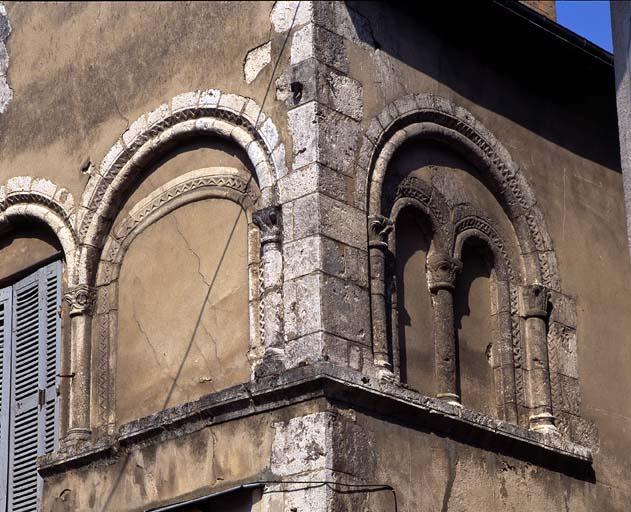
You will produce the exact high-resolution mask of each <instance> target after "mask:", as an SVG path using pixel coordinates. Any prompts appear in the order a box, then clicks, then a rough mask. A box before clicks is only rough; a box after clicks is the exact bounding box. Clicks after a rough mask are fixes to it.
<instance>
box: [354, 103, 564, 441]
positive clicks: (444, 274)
mask: <svg viewBox="0 0 631 512" xmlns="http://www.w3.org/2000/svg"><path fill="white" fill-rule="evenodd" d="M413 138H414V139H416V140H418V139H425V140H430V141H434V142H438V143H440V144H442V145H445V146H447V148H449V149H451V150H452V151H454V152H455V153H457V154H459V155H460V156H462V157H463V158H464V159H465V160H467V161H469V162H470V163H471V164H473V165H474V167H476V168H477V170H478V172H479V173H480V175H481V177H482V180H483V182H484V183H485V185H486V187H487V188H488V189H489V190H490V191H491V192H492V193H493V194H494V196H495V198H496V200H497V201H498V202H499V204H500V205H501V206H502V209H503V210H504V212H505V213H506V215H507V217H508V220H509V221H510V223H511V224H512V226H513V228H514V231H515V236H516V242H517V256H518V259H519V261H512V260H511V259H510V258H509V257H508V255H507V254H506V251H505V245H504V244H505V240H504V239H503V237H502V236H500V235H499V234H498V232H497V231H496V230H495V229H493V227H492V224H491V223H489V222H487V221H485V220H484V219H483V217H481V216H479V215H478V216H476V215H461V216H460V217H458V208H457V207H455V208H453V209H450V210H449V212H448V219H447V222H446V224H451V225H452V228H450V229H453V235H452V245H451V247H449V250H447V251H444V253H443V254H442V255H440V257H438V258H436V257H434V258H431V257H429V256H428V261H427V267H428V272H429V276H428V279H429V286H430V289H431V288H432V287H435V289H436V290H441V289H447V290H448V289H449V288H450V287H452V286H453V283H452V282H451V281H453V279H452V280H451V281H450V280H449V278H450V277H453V276H454V275H455V273H456V272H457V267H458V260H457V258H456V256H457V249H458V244H461V243H462V242H463V241H464V239H465V238H466V237H467V236H477V237H479V238H482V239H483V240H486V241H487V243H488V244H489V246H490V248H491V250H492V251H494V254H495V255H496V256H499V257H498V262H499V264H500V266H499V269H500V270H501V271H504V272H505V273H506V277H507V281H508V282H513V283H514V284H515V285H517V286H510V292H509V294H508V296H509V297H510V300H509V302H510V306H507V307H509V308H510V315H511V323H512V325H511V329H510V330H509V332H510V331H512V335H513V336H517V340H519V339H520V338H519V336H521V335H520V329H521V326H523V331H524V339H525V351H526V357H525V358H524V359H525V361H524V363H523V364H524V375H526V376H525V377H524V379H526V380H527V384H525V383H519V382H518V383H517V387H518V388H521V387H523V388H524V389H525V391H524V393H525V395H526V400H525V402H527V403H526V407H527V409H528V411H529V412H528V426H529V427H530V428H533V429H537V430H541V431H544V432H547V431H549V430H554V417H553V414H552V403H551V398H550V386H551V382H550V381H551V377H550V374H549V372H550V371H551V370H554V369H552V368H550V367H549V366H548V347H547V340H546V327H545V325H544V323H545V312H544V311H543V310H544V309H545V304H544V302H545V301H546V300H547V299H546V298H547V297H550V294H555V293H557V294H558V293H560V278H559V274H558V270H557V263H556V262H557V260H556V256H555V253H554V250H553V248H552V242H551V239H550V236H549V235H548V231H547V228H546V225H545V222H544V219H543V215H542V214H541V212H540V210H539V209H538V207H537V205H536V201H535V197H534V194H533V192H532V190H531V188H530V186H529V184H528V182H527V180H526V179H525V177H524V176H523V174H522V173H521V171H520V169H519V167H518V166H517V165H516V164H515V163H514V162H513V160H512V158H511V157H510V155H509V153H508V151H507V150H506V149H505V148H504V147H503V146H502V144H501V143H500V142H499V141H498V140H497V139H496V138H495V137H494V136H493V134H492V133H491V132H490V131H489V130H487V129H486V128H485V127H484V126H482V124H481V123H479V122H478V121H477V120H476V119H475V118H474V117H473V115H472V114H471V113H469V112H468V111H467V110H465V109H463V108H461V107H458V106H456V105H454V104H453V103H452V102H450V101H449V100H447V99H445V98H441V97H438V96H434V95H430V94H415V95H409V96H406V97H403V98H400V99H398V100H396V101H394V102H393V103H391V104H390V105H388V107H387V108H386V109H385V110H384V111H383V112H382V113H381V114H379V115H378V116H377V117H376V118H374V119H373V120H372V122H371V123H370V124H369V127H368V129H367V130H366V132H365V134H364V140H363V145H362V151H361V153H360V158H359V162H358V166H357V180H356V183H357V186H356V190H355V203H356V206H357V207H358V208H362V209H364V210H365V211H366V212H367V214H368V219H369V236H370V261H371V265H370V268H371V281H370V282H371V300H372V315H373V347H374V353H375V363H376V364H377V366H378V367H380V366H381V367H385V368H386V370H387V369H388V368H387V357H386V355H385V354H384V353H383V352H384V351H385V350H386V348H385V347H386V346H387V342H386V340H385V339H384V336H385V334H386V331H385V328H384V325H385V323H384V320H385V314H384V313H383V307H384V305H385V304H386V300H385V294H386V293H387V292H386V289H385V286H384V281H383V279H384V276H385V269H384V261H385V259H386V254H385V253H387V251H388V245H389V244H388V239H392V235H390V236H389V237H388V239H387V238H386V235H387V234H388V233H390V232H391V230H392V228H391V226H392V219H391V215H392V213H393V212H392V211H391V208H392V206H393V204H394V201H393V199H394V200H396V198H384V192H386V188H385V187H384V183H385V181H386V173H387V170H388V166H389V163H390V161H391V159H392V157H393V155H394V154H395V152H396V151H397V150H398V149H399V148H400V147H401V146H402V145H403V144H404V143H405V142H406V141H408V140H410V139H413ZM421 182H422V180H418V179H417V180H415V182H414V183H412V181H411V178H406V179H404V180H403V182H402V183H401V184H400V185H399V188H398V190H399V192H398V193H399V194H403V195H405V196H409V197H416V196H419V197H416V199H414V200H415V201H417V202H419V201H420V203H425V204H426V206H425V207H426V208H427V207H428V205H429V201H431V199H432V198H433V197H434V196H435V194H436V193H435V192H434V190H433V187H432V186H430V185H428V184H422V183H421ZM406 189H409V190H408V191H407V192H403V193H402V192H401V191H404V190H406ZM410 192H412V193H410ZM388 193H389V192H388ZM408 200H409V199H408ZM461 210H462V208H461ZM460 213H462V211H461V212H460ZM443 238H444V237H443ZM454 251H455V252H454ZM433 260H435V261H433ZM434 274H435V276H434ZM435 278H436V279H437V280H438V281H437V282H438V284H436V283H432V281H434V280H436V279H435ZM443 278H444V279H443ZM440 295H441V294H440V293H436V298H433V304H434V310H435V313H434V314H435V316H436V317H441V316H442V318H443V320H444V318H450V317H449V315H448V314H447V313H448V310H450V309H451V301H450V297H449V296H448V295H449V294H448V293H443V294H442V295H443V298H444V300H443V299H440ZM503 296H504V297H507V294H504V295H503ZM542 305H543V306H542ZM542 308H543V309H542ZM437 309H440V311H438V313H437V312H436V311H437ZM452 314H453V313H452ZM443 323H445V322H443ZM444 338H445V340H444V341H446V345H445V346H447V345H450V344H451V341H452V340H451V339H450V336H449V335H447V334H446V335H445V336H444ZM518 343H519V342H518V341H514V342H513V345H514V346H513V354H512V355H513V356H514V357H515V358H516V361H515V365H516V366H518V367H519V366H520V365H521V364H522V362H520V359H519V358H520V357H521V354H520V347H519V345H518ZM438 345H440V344H438V343H437V346H438ZM437 350H438V349H437ZM452 359H453V354H451V353H448V352H445V353H443V354H438V353H437V355H436V362H437V364H439V363H440V361H448V363H447V365H448V366H449V365H451V364H452ZM542 362H543V365H542ZM440 364H442V363H440ZM450 373H453V372H451V370H450V369H448V370H446V371H444V372H443V374H444V375H449V374H450ZM381 374H382V375H384V373H383V371H382V372H381ZM385 375H386V376H387V372H386V374H385ZM518 379H519V377H518ZM552 381H554V378H552ZM438 384H439V387H441V386H444V387H445V389H446V390H447V392H446V393H439V396H440V397H442V398H445V399H446V400H447V401H452V400H456V401H457V400H458V397H457V395H454V394H453V392H452V390H453V389H455V386H454V383H453V382H448V379H447V381H445V382H443V383H440V382H439V383H438ZM552 387H554V382H552ZM520 392H521V389H518V390H517V393H518V394H519V393H520ZM509 394H510V393H509ZM441 395H442V396H441ZM512 400H514V398H513V399H512ZM509 416H510V420H512V421H514V414H511V415H509Z"/></svg>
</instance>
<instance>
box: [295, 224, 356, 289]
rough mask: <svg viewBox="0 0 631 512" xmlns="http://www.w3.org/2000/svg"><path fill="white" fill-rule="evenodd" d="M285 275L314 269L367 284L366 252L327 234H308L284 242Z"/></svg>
mask: <svg viewBox="0 0 631 512" xmlns="http://www.w3.org/2000/svg"><path fill="white" fill-rule="evenodd" d="M284 261H285V279H295V278H296V277H300V276H303V275H307V274H310V273H312V272H315V271H318V270H320V271H322V272H324V273H326V274H329V275H332V276H335V277H339V278H340V279H347V280H350V281H352V282H354V283H355V284H358V285H359V286H362V287H367V286H368V277H367V274H368V273H367V269H368V255H367V253H366V252H364V251H361V250H359V249H356V248H354V247H350V246H347V245H345V244H341V243H339V242H337V241H335V240H331V239H330V238H327V237H320V236H310V237H306V238H301V239H299V240H297V241H294V242H289V243H286V244H285V247H284Z"/></svg>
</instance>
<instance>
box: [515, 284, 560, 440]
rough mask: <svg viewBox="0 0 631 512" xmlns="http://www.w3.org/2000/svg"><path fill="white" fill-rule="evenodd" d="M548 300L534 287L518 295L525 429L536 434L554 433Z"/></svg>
mask: <svg viewBox="0 0 631 512" xmlns="http://www.w3.org/2000/svg"><path fill="white" fill-rule="evenodd" d="M548 296H549V294H548V290H546V288H544V287H543V286H541V285H537V284H535V285H530V286H524V287H523V288H522V289H521V294H520V299H521V308H520V309H521V317H522V318H523V319H524V325H525V327H524V336H525V341H526V362H525V364H526V371H527V372H528V407H529V409H530V416H529V426H530V428H531V429H532V430H538V431H540V432H550V431H556V427H555V425H554V416H553V415H552V400H551V394H550V377H549V367H548V340H547V326H546V316H547V310H548Z"/></svg>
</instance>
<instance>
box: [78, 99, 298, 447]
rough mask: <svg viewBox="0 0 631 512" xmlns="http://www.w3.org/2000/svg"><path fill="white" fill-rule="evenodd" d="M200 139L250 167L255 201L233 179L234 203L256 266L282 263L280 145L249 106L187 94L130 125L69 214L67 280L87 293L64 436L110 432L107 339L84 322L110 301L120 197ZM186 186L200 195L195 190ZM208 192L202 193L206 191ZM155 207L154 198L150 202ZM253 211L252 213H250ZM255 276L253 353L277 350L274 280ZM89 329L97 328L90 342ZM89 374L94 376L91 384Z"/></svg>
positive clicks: (245, 186) (279, 327) (100, 329)
mask: <svg viewBox="0 0 631 512" xmlns="http://www.w3.org/2000/svg"><path fill="white" fill-rule="evenodd" d="M205 137H214V138H220V139H223V140H226V141H229V142H232V143H235V144H237V145H238V146H239V147H240V148H241V149H242V150H243V151H244V153H245V154H247V157H248V160H249V162H250V164H251V167H252V168H253V169H254V172H253V173H252V175H251V176H249V178H248V180H247V181H252V184H253V185H254V186H255V188H256V190H257V192H256V198H254V197H252V196H251V195H250V191H251V190H254V188H253V187H250V186H249V183H247V182H243V183H242V181H243V180H241V181H239V180H237V181H239V183H238V184H237V185H238V187H241V188H243V190H242V191H241V192H240V194H241V196H242V198H241V199H239V201H241V202H242V203H245V202H247V201H250V206H251V207H248V219H249V222H250V225H251V226H254V228H255V229H256V230H257V231H259V232H260V240H261V256H260V257H261V265H264V264H265V261H267V260H269V259H272V260H274V261H275V262H276V261H282V256H281V251H280V244H279V241H280V229H279V226H280V224H279V223H280V215H279V214H278V213H277V210H276V208H277V207H276V204H277V203H276V201H277V193H276V182H277V180H278V179H279V178H280V177H281V176H282V175H283V174H284V173H285V172H286V170H285V162H284V146H283V144H282V143H281V142H280V138H279V135H278V131H277V129H276V127H275V125H274V123H273V121H272V120H271V118H269V117H268V116H266V115H265V114H264V113H263V112H262V111H261V109H260V107H259V106H258V105H257V104H256V103H255V102H254V101H253V100H251V99H248V98H243V97H241V96H238V95H234V94H225V93H222V92H221V91H219V90H216V89H211V90H206V91H195V92H190V93H185V94H180V95H178V96H176V97H174V98H173V99H172V100H171V101H170V102H168V103H164V104H162V105H160V106H159V107H158V108H157V109H155V110H153V111H152V112H149V113H147V114H145V115H143V116H141V117H140V118H138V119H137V120H136V121H135V122H133V123H132V124H131V125H130V127H129V129H128V130H127V131H126V132H125V133H124V134H123V135H122V136H121V138H120V139H119V140H118V141H117V142H116V143H115V144H114V145H113V146H112V148H111V149H110V150H109V151H108V153H107V154H106V156H105V157H104V158H103V161H102V162H101V164H100V165H99V166H98V168H97V169H95V171H94V172H93V174H92V176H91V177H90V180H89V181H88V183H87V185H86V188H85V190H84V192H83V195H82V198H81V202H80V205H79V209H78V214H77V224H76V225H77V237H78V246H79V247H78V257H77V265H76V269H75V278H74V282H76V283H77V288H82V289H85V290H87V293H88V296H89V300H88V301H87V302H88V303H89V304H88V307H85V308H83V309H82V310H81V311H78V312H77V314H76V315H75V316H73V327H72V332H73V335H72V337H73V345H76V346H77V347H81V348H80V350H78V352H77V354H76V357H75V359H74V362H73V364H74V368H75V378H74V380H73V389H72V398H71V404H72V408H71V413H70V434H71V435H70V436H69V437H70V438H73V436H74V437H76V438H78V439H81V438H85V437H86V436H88V435H89V434H90V431H91V428H93V426H94V425H99V426H103V424H104V423H109V426H111V421H110V420H109V418H111V415H110V412H109V410H110V409H111V407H110V405H109V402H110V395H111V390H110V386H109V381H108V379H107V378H106V377H105V376H106V375H107V368H105V365H106V361H105V359H104V358H103V357H101V356H102V355H103V354H104V353H105V352H108V350H109V349H108V348H107V347H105V344H107V343H108V341H109V336H108V335H105V333H104V329H109V327H107V326H106V325H105V323H103V322H101V323H98V322H96V323H95V322H93V321H92V317H93V316H94V314H95V307H94V305H95V304H96V308H97V309H98V308H99V307H100V306H99V305H101V304H103V303H106V302H107V301H108V300H110V299H108V298H107V291H106V290H107V288H108V286H107V279H108V278H107V277H105V276H106V275H107V272H108V271H109V270H111V269H112V268H114V267H115V266H116V265H115V264H114V265H112V263H113V262H112V261H110V256H108V255H111V254H112V250H113V247H114V246H116V245H117V243H118V241H117V240H116V236H115V235H114V236H113V235H112V233H111V228H112V224H113V219H114V218H115V217H116V215H117V213H118V211H119V208H120V202H121V199H122V198H124V197H125V194H126V193H127V191H128V189H129V188H130V187H131V186H132V184H133V183H134V181H135V180H136V179H137V178H138V177H139V176H140V175H142V173H143V171H144V169H146V168H147V167H148V166H149V165H151V164H152V163H153V162H155V161H156V160H157V159H159V158H160V157H161V156H162V155H164V154H165V153H166V152H168V151H169V150H171V149H173V148H175V147H176V146H177V145H179V144H181V143H183V142H186V141H189V140H191V139H193V138H205ZM189 178H190V176H189ZM205 179H206V180H208V179H209V177H208V176H205V177H197V178H196V180H193V181H195V183H201V182H203V181H204V180H205ZM200 180H201V181H200ZM235 183H236V182H235ZM233 185H234V184H233ZM235 186H236V185H235ZM178 187H179V188H178ZM182 187H185V185H184V184H182V183H179V184H175V188H174V190H176V191H177V190H181V188H182ZM192 188H194V189H196V193H198V194H199V193H200V190H201V189H200V187H192ZM201 188H204V187H203V186H201ZM210 188H212V187H210ZM210 188H209V187H206V189H207V190H209V189H210ZM224 189H225V190H232V192H234V188H231V187H230V186H228V185H226V186H224ZM215 190H216V188H215ZM175 196H178V197H179V199H178V200H182V197H183V196H182V194H179V193H175V194H174V197H175ZM154 199H155V198H154ZM160 201H162V199H160V200H158V202H160ZM174 201H175V202H177V200H174V199H173V198H171V197H170V196H169V197H168V198H167V200H165V201H163V204H162V205H161V207H160V208H158V209H156V210H159V209H161V210H163V211H164V208H167V207H168V206H165V205H168V204H170V205H171V206H173V204H174ZM254 206H256V207H257V208H259V210H258V211H256V212H254V211H253V207H254ZM140 224H142V223H140ZM133 232H135V231H134V229H132V230H131V233H132V234H133ZM104 248H105V252H104ZM114 252H116V251H114ZM257 268H258V265H257ZM273 268H274V272H272V274H275V273H280V272H282V266H279V265H274V266H273ZM256 273H257V276H256V277H257V279H256V283H257V286H258V287H259V290H258V292H259V293H258V294H257V295H256V297H255V302H256V301H258V305H259V306H258V307H259V312H258V314H257V315H253V316H254V317H255V318H256V320H257V321H260V323H261V324H262V325H265V326H266V327H267V329H265V330H264V332H263V334H262V336H261V337H262V341H261V345H262V348H261V352H262V353H264V354H266V353H267V352H269V351H276V352H277V351H278V350H280V349H279V348H278V347H279V345H280V342H281V340H282V325H281V324H280V319H279V316H278V312H277V311H275V310H273V308H272V307H267V306H266V305H267V303H268V302H269V303H282V301H280V300H279V298H278V297H276V295H277V294H280V291H279V290H278V289H277V288H274V289H273V290H270V288H271V286H270V282H276V281H277V280H278V276H275V275H272V274H266V275H265V276H264V277H263V279H261V280H260V282H259V280H258V271H257V272H256ZM97 276H98V280H97ZM93 324H94V325H93ZM93 328H96V329H97V332H94V337H93V336H92V334H93V333H92V329H93ZM260 330H261V329H260V328H259V327H258V325H257V327H256V329H254V331H255V332H256V333H258V332H259V331H260ZM110 335H111V334H110ZM93 338H94V339H93ZM97 338H98V339H97ZM99 344H100V345H101V346H100V347H99ZM95 347H96V348H95ZM93 350H96V351H97V353H98V354H99V358H97V359H98V361H99V362H98V364H99V365H100V366H101V367H100V368H98V369H94V368H91V361H92V352H93ZM94 370H96V374H98V378H95V373H94ZM91 376H92V377H91ZM91 397H92V398H91ZM91 403H92V406H91V405H90V404H91ZM95 407H96V410H98V411H99V414H98V418H91V415H90V412H91V408H95ZM108 408H109V409H108Z"/></svg>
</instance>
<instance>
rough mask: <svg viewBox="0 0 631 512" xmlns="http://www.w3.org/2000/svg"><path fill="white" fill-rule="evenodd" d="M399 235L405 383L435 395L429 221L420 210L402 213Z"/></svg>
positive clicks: (399, 327)
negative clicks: (428, 275)
mask: <svg viewBox="0 0 631 512" xmlns="http://www.w3.org/2000/svg"><path fill="white" fill-rule="evenodd" d="M395 234H396V242H395V243H396V262H395V267H396V270H395V272H396V290H395V293H394V294H393V300H394V301H396V302H395V304H394V306H395V307H393V308H392V309H393V313H394V314H395V316H396V319H395V321H396V323H395V324H394V325H395V328H396V333H397V334H398V343H397V344H396V346H397V347H398V350H399V365H398V366H399V369H400V375H401V381H402V382H404V383H406V384H408V385H409V386H410V387H411V388H414V389H416V390H418V391H420V392H422V393H425V394H428V395H433V394H434V392H435V383H434V341H433V339H434V335H433V321H432V303H431V296H430V292H429V289H428V287H427V277H426V260H427V254H428V252H429V247H430V242H431V232H430V229H429V221H428V219H427V218H426V217H425V215H423V214H422V213H421V212H420V211H419V210H418V209H416V208H412V207H408V208H405V209H403V210H402V211H401V213H400V214H399V216H398V218H397V220H396V227H395Z"/></svg>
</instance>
